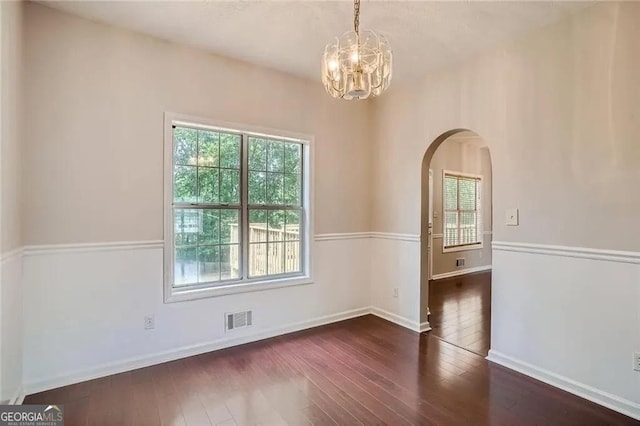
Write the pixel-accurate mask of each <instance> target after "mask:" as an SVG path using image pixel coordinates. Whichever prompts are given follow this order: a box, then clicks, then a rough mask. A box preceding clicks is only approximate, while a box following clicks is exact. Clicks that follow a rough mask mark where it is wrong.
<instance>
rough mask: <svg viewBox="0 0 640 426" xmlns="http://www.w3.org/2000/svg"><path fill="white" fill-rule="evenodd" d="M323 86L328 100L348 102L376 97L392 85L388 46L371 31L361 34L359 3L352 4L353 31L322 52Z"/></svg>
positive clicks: (328, 45) (378, 35)
mask: <svg viewBox="0 0 640 426" xmlns="http://www.w3.org/2000/svg"><path fill="white" fill-rule="evenodd" d="M322 83H323V84H324V87H325V89H327V92H328V93H329V94H330V95H331V96H333V97H334V98H340V99H347V100H351V99H367V98H368V97H369V96H371V97H373V96H379V95H381V94H382V92H384V91H385V90H386V89H387V87H389V83H391V46H389V42H388V41H387V39H386V38H384V36H382V35H380V34H376V33H375V32H374V31H371V30H362V31H360V0H354V3H353V31H348V32H346V33H344V34H343V35H342V37H339V38H338V37H336V39H335V40H334V41H333V42H331V43H329V44H327V46H326V47H325V49H324V55H323V57H322Z"/></svg>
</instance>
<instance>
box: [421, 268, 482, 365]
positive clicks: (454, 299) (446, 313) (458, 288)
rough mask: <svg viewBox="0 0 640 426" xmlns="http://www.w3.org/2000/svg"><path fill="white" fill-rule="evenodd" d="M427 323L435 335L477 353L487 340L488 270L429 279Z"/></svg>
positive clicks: (480, 352) (480, 351) (479, 352)
mask: <svg viewBox="0 0 640 426" xmlns="http://www.w3.org/2000/svg"><path fill="white" fill-rule="evenodd" d="M429 309H430V310H431V315H430V316H429V324H430V325H431V328H433V331H432V332H431V334H433V335H434V336H436V337H440V338H442V339H443V340H445V341H447V342H449V343H452V344H454V345H456V346H459V347H461V348H464V349H468V350H470V351H472V352H475V353H477V354H479V355H484V356H486V355H487V354H488V353H489V345H490V343H491V272H480V273H477V274H468V275H462V276H459V277H453V278H447V279H442V280H436V281H430V282H429Z"/></svg>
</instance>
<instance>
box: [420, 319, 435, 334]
mask: <svg viewBox="0 0 640 426" xmlns="http://www.w3.org/2000/svg"><path fill="white" fill-rule="evenodd" d="M431 330H432V328H431V324H429V321H425V322H421V323H420V333H424V332H425V331H431Z"/></svg>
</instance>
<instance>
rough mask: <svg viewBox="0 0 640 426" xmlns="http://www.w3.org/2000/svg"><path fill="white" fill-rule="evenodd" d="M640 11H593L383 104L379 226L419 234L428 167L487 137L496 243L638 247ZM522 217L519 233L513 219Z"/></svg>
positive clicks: (397, 92)
mask: <svg viewBox="0 0 640 426" xmlns="http://www.w3.org/2000/svg"><path fill="white" fill-rule="evenodd" d="M639 20H640V4H639V3H608V4H598V5H595V6H593V7H591V8H589V9H587V10H585V11H584V12H583V13H580V14H578V15H576V16H573V17H571V18H569V19H567V20H565V21H562V22H561V23H558V24H555V25H552V26H550V27H548V28H545V29H543V30H541V31H538V32H536V33H535V34H533V35H531V36H529V37H527V38H525V39H523V40H521V41H519V42H517V43H514V44H512V45H509V46H507V47H506V48H504V49H502V50H500V51H498V52H495V53H494V54H491V55H486V56H483V57H481V58H479V59H477V60H475V61H473V62H471V63H468V64H466V65H464V66H460V67H457V68H455V69H450V70H445V71H442V72H440V73H436V74H432V75H429V76H426V77H425V78H424V80H423V81H421V82H418V83H416V84H413V85H411V86H401V85H396V86H392V87H391V88H390V90H389V92H388V93H387V94H385V96H384V97H382V98H380V99H379V100H376V101H374V105H375V122H376V123H377V128H376V135H377V137H376V141H377V143H376V153H375V158H376V162H375V167H374V170H375V176H376V178H375V187H376V189H377V191H376V193H375V201H374V206H375V207H374V209H373V211H374V219H373V220H374V229H375V230H376V231H380V232H398V233H409V234H417V233H419V232H420V169H421V159H422V156H423V155H424V153H425V151H426V149H427V147H428V146H429V144H430V143H431V142H432V141H433V140H434V139H435V138H436V137H438V135H440V134H442V133H443V132H445V131H447V130H450V129H454V128H467V129H471V130H473V131H475V132H476V133H478V134H479V135H480V136H481V137H482V138H483V139H484V140H485V141H486V142H487V144H488V145H489V148H490V151H491V156H492V164H493V177H494V179H493V182H494V185H493V189H494V219H495V220H494V240H501V241H518V242H529V243H546V244H558V245H573V246H581V247H594V248H608V249H619V250H638V249H640V226H638V225H637V217H638V215H637V212H638V211H640V210H639V209H640V197H639V196H637V195H636V193H635V192H630V189H631V188H636V187H637V186H638V185H640V144H639V143H638V142H637V137H638V136H637V135H638V134H640V119H639V118H638V108H637V106H638V104H639V103H640V50H639V49H638V48H637V40H638V39H640V26H638V25H637V22H638V21H639ZM512 207H517V208H519V209H520V226H518V227H507V226H505V223H504V212H505V209H507V208H512Z"/></svg>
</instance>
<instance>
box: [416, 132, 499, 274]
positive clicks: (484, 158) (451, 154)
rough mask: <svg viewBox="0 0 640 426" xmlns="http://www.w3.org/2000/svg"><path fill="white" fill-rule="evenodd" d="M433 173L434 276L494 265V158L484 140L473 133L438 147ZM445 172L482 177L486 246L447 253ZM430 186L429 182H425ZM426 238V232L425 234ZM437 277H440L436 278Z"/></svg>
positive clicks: (460, 134)
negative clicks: (460, 264) (461, 264)
mask: <svg viewBox="0 0 640 426" xmlns="http://www.w3.org/2000/svg"><path fill="white" fill-rule="evenodd" d="M429 168H430V169H431V170H432V172H433V213H434V215H433V229H432V236H433V245H432V247H433V263H432V265H433V271H432V275H439V274H446V273H450V272H454V271H464V270H465V269H471V268H478V267H482V266H490V265H491V234H490V233H491V184H492V182H491V158H490V154H489V150H488V148H487V147H486V145H485V144H484V142H483V141H482V138H480V137H478V136H475V135H473V134H470V133H469V132H464V133H458V134H457V135H454V136H451V137H450V138H448V139H447V140H445V141H444V142H443V143H442V145H440V146H439V147H438V149H437V150H436V152H435V153H434V155H433V157H432V159H431V165H430V167H429ZM444 170H447V171H451V172H459V173H463V174H472V175H480V176H482V192H481V196H482V200H481V206H482V209H481V218H482V229H481V232H483V247H482V248H481V249H475V250H462V251H456V252H447V253H444V252H443V250H442V245H443V242H444V240H443V237H442V234H443V225H442V223H443V222H442V219H443V216H444V214H443V198H442V173H443V171H444ZM424 184H428V182H427V183H423V185H424ZM422 234H423V235H426V232H424V231H422ZM458 258H464V259H465V266H464V267H456V259H458ZM436 278H437V277H436Z"/></svg>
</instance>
